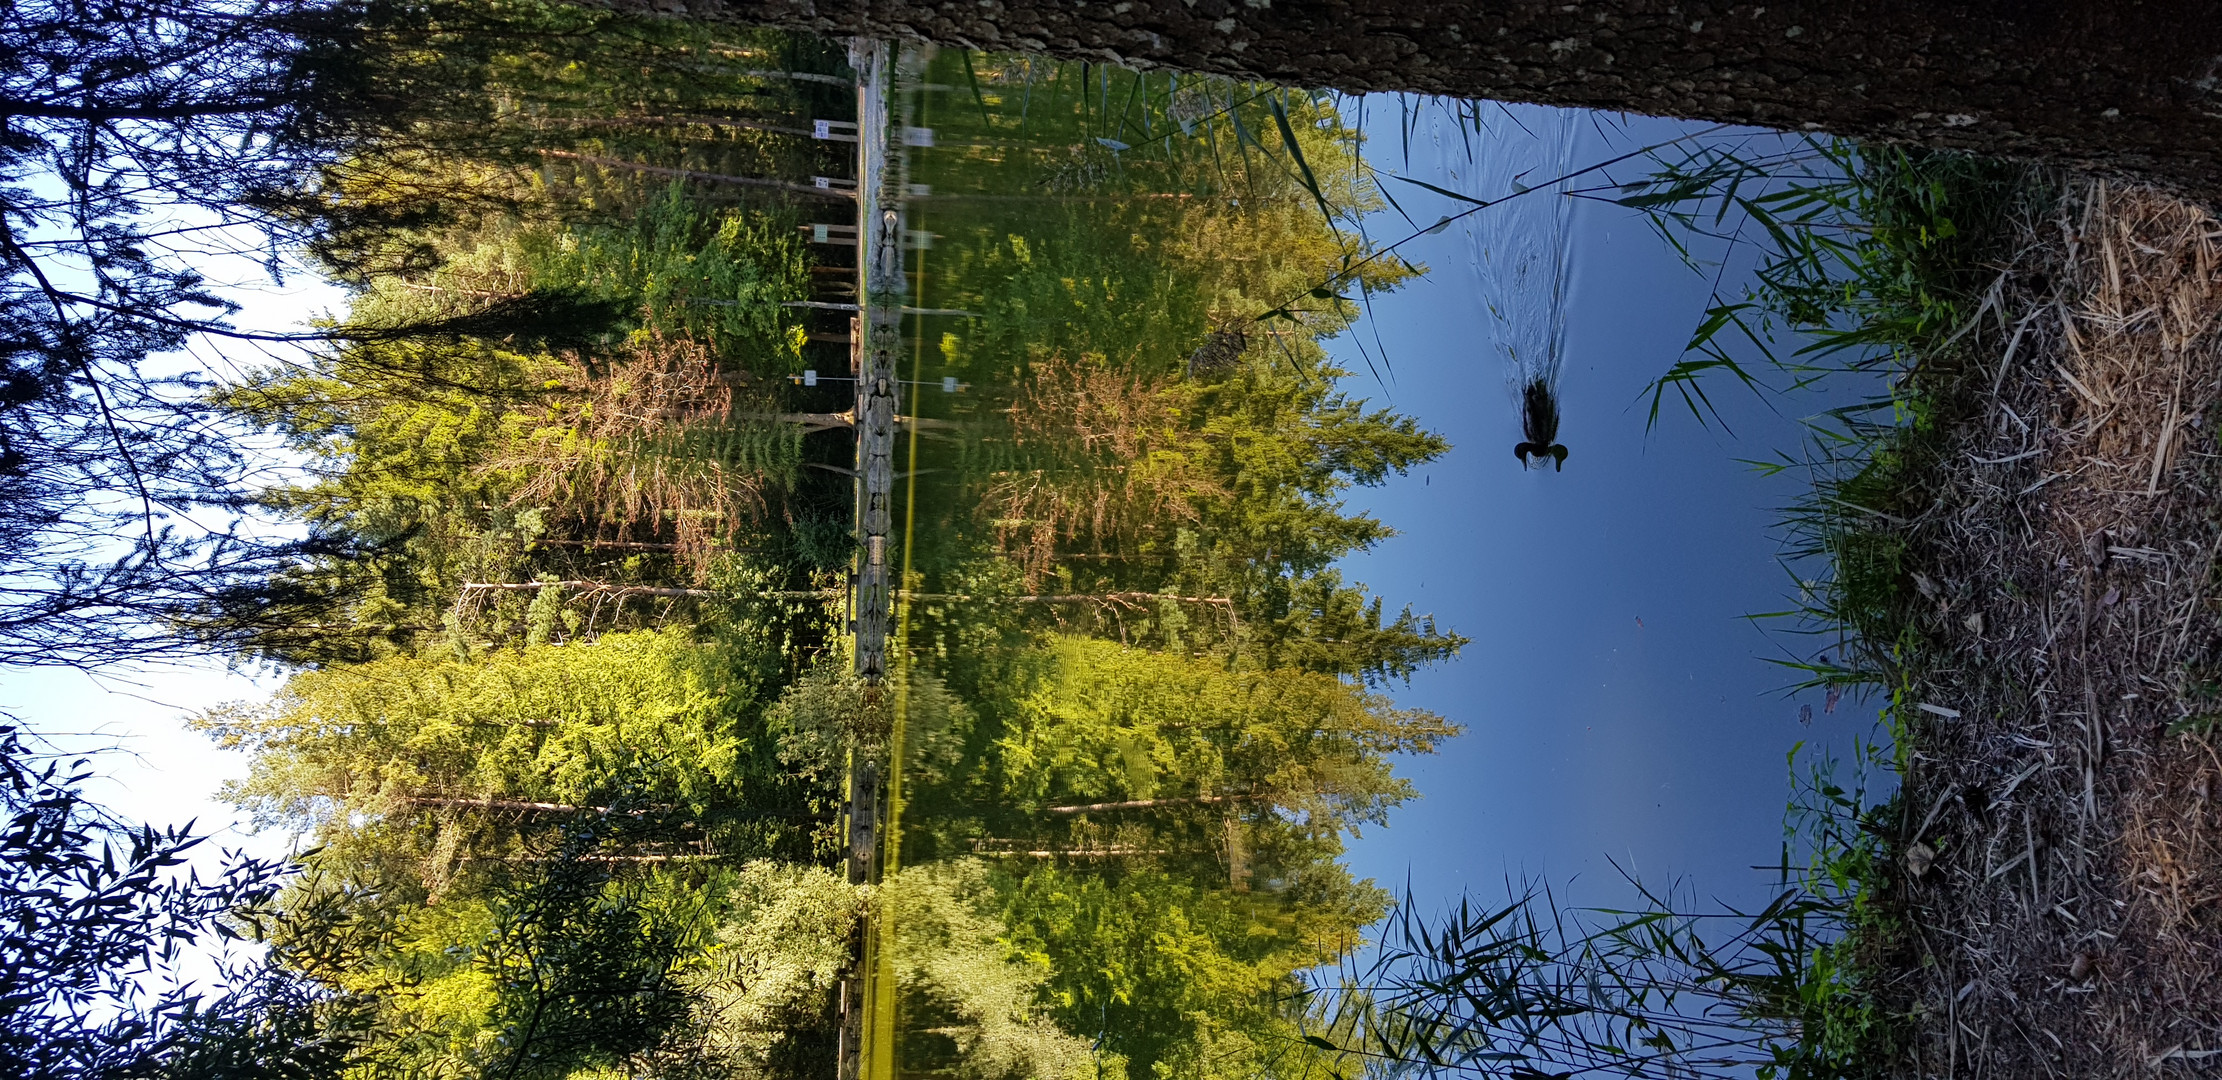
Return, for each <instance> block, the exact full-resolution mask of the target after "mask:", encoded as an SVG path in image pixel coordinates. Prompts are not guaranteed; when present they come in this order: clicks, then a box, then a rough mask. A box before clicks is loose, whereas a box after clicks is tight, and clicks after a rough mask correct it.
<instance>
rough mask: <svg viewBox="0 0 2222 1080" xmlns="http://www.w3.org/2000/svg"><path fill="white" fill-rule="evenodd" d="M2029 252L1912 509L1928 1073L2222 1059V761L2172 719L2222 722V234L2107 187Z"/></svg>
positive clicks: (1910, 927)
mask: <svg viewBox="0 0 2222 1080" xmlns="http://www.w3.org/2000/svg"><path fill="white" fill-rule="evenodd" d="M2018 239H2019V241H2020V242H2019V244H2018V245H2017V247H2016V250H2015V254H2014V256H2013V258H2012V261H2011V265H2008V266H2005V267H2002V268H2001V276H2000V277H1999V279H1998V282H1997V284H1996V285H1995V286H1994V288H1993V289H1992V291H1991V292H1990V294H1989V296H1988V297H1987V299H1986V301H1985V307H1986V310H1985V311H1984V313H1983V314H1982V315H1980V316H1979V324H1980V325H1979V328H1978V329H1977V330H1976V331H1974V332H1975V333H1976V334H1977V335H1978V337H1979V344H1978V347H1977V349H1976V350H1975V352H1976V354H1977V355H1981V356H1986V357H1988V358H1989V361H1988V363H1987V364H1986V365H1984V366H1983V367H1982V368H1981V369H1979V370H1974V371H1968V372H1963V373H1962V374H1961V377H1960V379H1959V383H1960V385H1961V390H1962V391H1963V392H1962V393H1961V395H1960V401H1961V402H1963V403H1971V404H1968V405H1967V407H1965V408H1962V409H1959V410H1957V419H1956V420H1954V421H1953V424H1952V427H1951V430H1950V431H1949V433H1948V435H1947V438H1946V441H1947V443H1948V450H1947V453H1946V456H1945V457H1943V458H1942V459H1941V461H1940V462H1939V463H1938V464H1936V465H1935V466H1934V468H1932V469H1931V470H1930V471H1929V480H1928V483H1929V484H1930V485H1931V488H1930V494H1932V495H1933V496H1934V498H1933V501H1932V502H1931V503H1930V507H1929V509H1928V510H1927V511H1925V512H1924V513H1922V514H1920V515H1919V516H1918V517H1917V518H1915V519H1913V520H1911V521H1909V522H1900V523H1898V524H1900V525H1902V526H1903V527H1904V530H1905V535H1908V536H1909V537H1911V545H1912V546H1911V548H1910V549H1909V553H1908V555H1909V560H1910V562H1909V566H1908V569H1909V571H1914V572H1915V573H1914V575H1913V581H1914V585H1915V588H1916V590H1917V593H1918V595H1919V596H1920V597H1921V599H1920V600H1919V601H1918V602H1917V606H1918V607H1919V608H1920V612H1921V613H1920V615H1919V616H1918V618H1917V620H1916V626H1917V629H1918V631H1919V634H1920V637H1921V638H1922V639H1923V640H1924V641H1925V642H1927V643H1928V647H1927V648H1925V649H1924V650H1923V653H1924V655H1923V657H1922V658H1921V659H1920V660H1919V661H1918V663H1917V664H1916V667H1917V668H1918V669H1919V670H1918V674H1917V675H1916V677H1915V680H1914V683H1913V686H1912V689H1911V690H1910V691H1909V695H1910V697H1911V700H1908V701H1906V702H1904V703H1903V705H1902V708H1903V709H1904V710H1906V711H1905V713H1904V714H1905V715H1910V716H1912V717H1913V718H1914V721H1915V723H1914V727H1915V736H1914V738H1913V740H1912V746H1913V748H1914V753H1913V755H1912V760H1911V764H1910V766H1909V769H1908V773H1907V776H1906V782H1905V788H1904V791H1905V797H1906V798H1905V803H1904V815H1903V824H1904V827H1905V828H1904V832H1903V834H1902V835H1901V837H1900V838H1899V847H1898V851H1899V859H1900V865H1901V868H1902V869H1901V872H1900V873H1899V874H1898V875H1897V876H1898V884H1897V886H1896V888H1897V889H1898V896H1897V899H1898V900H1900V901H1901V903H1902V907H1901V910H1902V911H1903V912H1904V917H1905V921H1906V927H1905V930H1906V934H1905V941H1906V943H1907V948H1908V950H1909V952H1910V954H1911V957H1912V959H1913V961H1914V965H1915V967H1914V974H1913V975H1911V976H1910V977H1909V979H1908V982H1907V985H1906V986H1905V987H1904V989H1905V991H1906V992H1907V993H1908V995H1909V997H1910V1001H1909V1002H1908V1003H1907V1004H1910V1005H1911V1006H1912V1007H1913V1008H1914V1009H1915V1010H1916V1015H1917V1019H1916V1021H1915V1023H1914V1029H1915V1030H1914V1036H1915V1037H1914V1040H1913V1047H1912V1058H1913V1060H1912V1061H1911V1062H1910V1065H1911V1068H1912V1074H1913V1075H1918V1076H1923V1077H1952V1078H1958V1077H1971V1078H1983V1077H2000V1078H2006V1077H2011V1078H2016V1080H2020V1078H2028V1077H2045V1076H2051V1077H2112V1076H2139V1077H2145V1076H2167V1075H2179V1076H2203V1075H2213V1076H2222V807H2218V806H2217V799H2218V797H2222V755H2218V753H2217V749H2216V744H2217V741H2218V736H2217V735H2216V734H2214V733H2209V734H2196V733H2193V734H2171V733H2170V730H2169V729H2170V728H2171V726H2172V725H2174V726H2181V725H2183V724H2185V723H2187V722H2195V721H2196V719H2197V718H2199V717H2201V716H2204V715H2206V714H2208V713H2222V690H2218V684H2222V606H2218V604H2217V601H2216V597H2217V593H2218V589H2217V587H2216V584H2215V583H2216V577H2217V555H2218V552H2222V451H2218V448H2217V442H2216V433H2217V430H2218V427H2222V411H2218V409H2217V403H2218V400H2222V223H2218V222H2217V221H2216V220H2215V219H2214V218H2213V217H2212V216H2210V215H2209V214H2208V213H2207V212H2205V211H2203V210H2201V209H2199V208H2197V207H2195V206H2192V205H2190V204H2187V203H2183V202H2180V201H2177V200H2174V199H2171V198H2168V197H2166V196H2163V195H2159V194H2156V193H2153V192H2149V191H2143V190H2125V189H2122V188H2119V187H2116V188H2112V189H2110V188H2109V187H2108V186H2107V185H2105V184H2103V183H2078V184H2076V185H2074V186H2072V188H2071V189H2070V190H2069V191H2068V192H2067V194H2066V195H2064V196H2063V197H2062V198H2061V199H2060V200H2059V202H2058V203H2057V205H2055V206H2053V207H2051V208H2050V209H2049V210H2047V211H2043V212H2039V213H2036V214H2033V215H2032V216H2031V218H2030V219H2029V220H2027V221H2025V222H2024V223H2023V225H2022V226H2021V235H2020V236H2019V238H2018ZM2214 729H2215V730H2222V723H2217V724H2216V725H2215V726H2214ZM1932 857H1933V858H1932Z"/></svg>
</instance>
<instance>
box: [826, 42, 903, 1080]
mask: <svg viewBox="0 0 2222 1080" xmlns="http://www.w3.org/2000/svg"><path fill="white" fill-rule="evenodd" d="M892 54H893V49H892V47H891V46H890V45H889V44H888V43H887V42H885V41H872V40H868V39H864V38H857V39H854V40H852V41H850V42H849V66H850V67H852V68H854V69H855V70H856V74H857V87H856V132H857V134H856V145H857V150H856V169H857V171H856V244H857V278H858V280H857V299H858V308H859V310H858V311H857V316H856V319H855V321H854V322H852V323H851V327H852V330H851V333H850V341H851V344H850V369H851V374H852V375H854V376H855V378H856V406H855V408H854V409H853V410H852V412H851V413H850V415H851V416H852V417H853V418H854V422H855V427H856V470H855V474H856V530H857V532H856V538H857V554H856V568H855V571H854V574H853V578H852V580H853V586H852V591H851V599H850V621H849V631H850V635H851V637H852V639H853V641H854V646H855V650H856V668H855V670H856V674H857V676H858V677H859V678H860V679H861V680H862V681H863V683H864V693H865V697H866V700H867V702H870V703H876V702H877V701H878V699H879V697H880V695H881V694H882V693H883V692H884V690H885V681H886V677H887V638H888V624H889V621H890V614H891V611H892V603H893V600H894V587H893V586H894V583H893V582H892V581H891V580H890V564H889V560H888V543H889V539H890V533H891V532H892V530H893V524H894V514H893V501H894V492H895V418H896V414H897V413H898V411H899V409H898V404H899V403H898V402H897V401H896V395H897V393H898V392H899V391H900V390H901V386H902V384H901V383H899V382H897V381H896V375H895V359H896V355H897V350H898V349H900V348H901V347H902V317H903V315H902V307H903V294H904V293H905V292H906V291H907V289H906V287H905V285H906V282H905V279H904V277H903V245H902V238H903V231H902V209H901V207H902V201H901V198H900V189H894V191H893V192H891V191H890V189H889V184H890V183H891V182H897V181H898V178H897V177H896V176H895V173H896V172H897V170H895V169H893V168H891V167H890V162H889V151H890V147H889V144H888V117H887V109H888V93H889V90H890V84H891V81H892V80H891V74H892V71H891V69H892V66H893V65H892V61H893V55H892ZM891 193H892V194H895V195H896V197H894V198H889V197H888V196H889V195H890V194H891ZM880 782H881V777H880V770H879V768H878V763H877V762H874V761H871V760H869V759H866V758H864V757H862V756H858V757H857V758H855V759H854V760H853V761H852V762H851V763H850V767H849V792H848V795H849V806H848V829H847V831H848V837H847V839H848V855H849V858H848V863H849V866H848V870H849V881H850V882H851V883H852V884H859V885H861V884H866V883H870V882H873V881H876V880H878V878H879V867H878V861H879V844H880V811H881V808H880ZM876 922H877V919H876V918H875V917H874V913H872V912H867V913H865V917H864V920H863V923H862V925H861V926H860V927H859V928H858V934H857V940H856V941H855V943H854V944H853V946H852V948H853V950H854V951H853V952H852V954H851V961H850V965H849V970H848V971H847V972H846V973H845V974H844V975H843V976H842V979H841V988H840V1010H841V1015H840V1022H841V1023H840V1045H839V1049H838V1053H839V1061H838V1062H837V1065H836V1076H837V1077H838V1080H858V1078H860V1077H862V1076H864V1075H865V1074H866V1073H867V1072H868V1071H878V1070H876V1069H875V1064H874V1062H872V1061H868V1060H867V1057H868V1056H869V1057H870V1058H875V1059H876V1058H881V1057H884V1056H885V1055H886V1054H887V1052H888V1051H887V1048H885V1047H880V1046H877V1045H874V1046H872V1047H869V1048H868V1047H867V1046H866V1043H867V1042H876V1041H877V1040H876V1039H874V1038H872V1037H870V1033H871V1032H873V1031H874V1030H875V1029H877V1028H879V1027H881V1026H882V1024H881V1023H880V1020H881V1018H880V1017H878V1016H877V1015H876V1012H875V1010H876V1008H877V1001H876V998H877V997H879V996H880V993H876V992H875V991H877V990H879V988H877V987H876V986H875V985H874V984H875V980H874V979H873V974H874V972H873V970H872V969H873V967H874V965H875V957H876V954H877V951H878V950H877V949H876V948H875V945H876V941H875V937H876V931H877V926H876V925H875V924H876Z"/></svg>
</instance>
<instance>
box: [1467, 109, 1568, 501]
mask: <svg viewBox="0 0 2222 1080" xmlns="http://www.w3.org/2000/svg"><path fill="white" fill-rule="evenodd" d="M1514 110H1517V111H1514ZM1579 123H1580V114H1579V113H1577V112H1575V111H1574V110H1571V109H1549V108H1535V107H1519V106H1513V107H1510V108H1508V109H1506V110H1504V111H1502V112H1500V113H1499V114H1498V115H1497V116H1496V117H1494V118H1493V120H1492V121H1491V122H1487V123H1477V125H1476V126H1477V127H1478V128H1479V131H1478V132H1477V135H1478V137H1479V139H1480V141H1479V142H1478V143H1476V144H1475V145H1474V148H1473V155H1472V158H1473V167H1474V172H1473V174H1472V176H1471V178H1470V180H1469V183H1468V190H1471V191H1472V192H1473V193H1474V194H1476V195H1477V196H1479V197H1481V198H1484V199H1501V198H1504V197H1505V196H1507V195H1511V194H1514V193H1516V192H1521V191H1525V190H1528V188H1529V187H1530V186H1538V187H1540V186H1546V185H1548V186H1551V187H1559V186H1562V184H1561V183H1560V181H1559V178H1560V177H1563V176H1565V175H1566V174H1568V173H1570V172H1572V171H1573V170H1574V147H1575V143H1576V142H1577V140H1578V137H1579V134H1580V131H1579V128H1578V127H1577V125H1578V124H1579ZM1472 220H1473V221H1474V222H1475V224H1474V226H1473V228H1472V229H1470V230H1468V232H1467V240H1468V242H1469V244H1470V250H1471V259H1472V265H1473V269H1474V276H1475V279H1476V284H1477V285H1478V286H1479V292H1480V295H1481V300H1482V304H1483V307H1484V309H1485V310H1486V311H1487V312H1488V313H1489V316H1488V317H1489V338H1490V345H1491V347H1492V349H1493V351H1494V352H1495V354H1496V356H1497V358H1498V359H1499V360H1500V361H1501V362H1502V363H1503V364H1504V365H1505V382H1506V386H1507V388H1508V389H1510V390H1511V392H1512V401H1513V405H1514V407H1515V408H1516V409H1518V410H1519V413H1520V435H1521V441H1520V443H1519V445H1517V446H1515V447H1513V450H1512V452H1513V453H1514V454H1515V455H1517V456H1518V457H1519V459H1520V464H1521V465H1523V466H1527V465H1530V464H1541V462H1542V460H1543V459H1544V458H1549V459H1551V463H1552V466H1553V468H1563V467H1565V464H1566V447H1564V446H1562V445H1560V444H1559V441H1558V434H1559V432H1558V429H1559V394H1558V374H1559V362H1560V360H1561V357H1562V356H1563V354H1564V352H1565V348H1566V302H1567V299H1568V295H1567V294H1568V292H1569V290H1570V289H1571V287H1572V285H1573V280H1574V251H1573V232H1574V200H1572V199H1570V198H1567V197H1566V196H1565V195H1564V194H1563V193H1561V192H1559V191H1556V190H1554V191H1537V192H1536V193H1535V194H1533V195H1529V196H1525V197H1523V198H1520V199H1516V200H1514V201H1512V202H1509V203H1506V204H1505V205H1503V206H1501V207H1492V208H1490V209H1488V210H1484V211H1482V212H1481V213H1479V214H1476V215H1474V217H1473V219H1472ZM1531 458H1532V459H1533V460H1532V461H1531V460H1530V459H1531Z"/></svg>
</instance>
